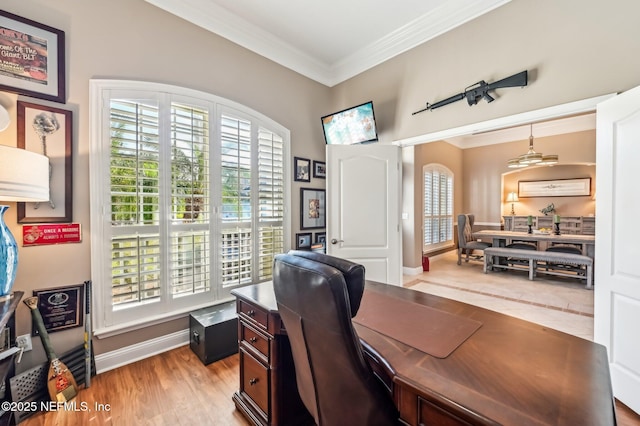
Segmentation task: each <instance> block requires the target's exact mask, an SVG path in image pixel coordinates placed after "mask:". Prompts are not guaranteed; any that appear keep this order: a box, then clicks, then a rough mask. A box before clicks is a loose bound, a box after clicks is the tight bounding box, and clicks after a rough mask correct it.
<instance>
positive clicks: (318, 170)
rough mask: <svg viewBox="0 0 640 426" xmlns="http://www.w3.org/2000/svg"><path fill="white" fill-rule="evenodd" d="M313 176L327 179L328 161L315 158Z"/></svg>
mask: <svg viewBox="0 0 640 426" xmlns="http://www.w3.org/2000/svg"><path fill="white" fill-rule="evenodd" d="M313 177H314V178H320V179H326V178H327V163H325V162H324V161H316V160H313Z"/></svg>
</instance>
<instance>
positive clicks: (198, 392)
mask: <svg viewBox="0 0 640 426" xmlns="http://www.w3.org/2000/svg"><path fill="white" fill-rule="evenodd" d="M455 261H456V259H455V255H453V254H451V253H448V254H446V255H443V256H440V257H438V258H436V259H432V262H431V271H430V272H425V273H423V274H420V275H417V276H411V277H405V286H409V287H413V288H417V287H420V289H421V290H422V291H426V292H432V293H434V294H438V295H441V296H444V297H449V298H452V299H457V300H461V301H464V302H466V303H473V304H478V305H480V306H483V307H486V308H487V309H494V310H498V311H501V312H503V313H506V314H509V315H514V316H520V317H522V318H524V319H527V320H529V321H534V322H538V321H550V323H549V324H548V325H549V327H554V324H557V326H558V328H559V327H560V324H562V325H563V326H564V327H567V328H566V330H563V331H565V332H572V333H575V334H576V335H579V336H581V337H584V338H588V335H589V333H590V331H589V323H588V321H587V322H586V323H585V321H584V320H585V318H586V319H588V320H589V312H590V308H589V298H590V297H591V299H592V292H589V291H587V290H582V288H583V287H584V285H582V284H577V285H576V284H575V283H572V282H571V281H565V282H550V281H539V280H538V281H536V282H529V281H528V280H527V278H526V276H525V274H520V273H510V272H506V273H496V274H483V273H482V267H481V266H479V264H471V263H469V264H464V263H463V264H462V265H460V266H457V265H456V264H455ZM550 285H551V286H553V285H556V286H557V287H555V288H553V290H555V291H552V293H553V296H554V297H553V298H545V297H543V296H541V295H540V293H543V291H542V290H543V289H544V290H548V286H550ZM576 289H577V290H578V292H577V293H576ZM565 291H566V294H565V293H564V292H565ZM569 291H571V293H568V292H569ZM580 293H583V297H584V300H582V301H580V303H576V302H575V299H576V297H577V296H579V295H580ZM563 294H564V295H563ZM558 295H560V297H558ZM567 297H570V298H571V299H573V300H570V301H566V302H565V300H564V299H566V298H567ZM591 303H592V302H591ZM565 305H566V306H565ZM585 313H586V314H585ZM560 315H562V317H561V318H560V317H559V316H560ZM545 316H547V317H551V320H548V319H547V318H545ZM590 320H591V322H592V318H591V319H590ZM569 322H573V323H574V325H573V326H571V325H570V324H568V323H569ZM238 384H239V377H238V356H237V355H233V356H231V357H228V358H225V359H224V360H221V361H218V362H215V363H212V364H210V365H208V366H204V365H203V364H202V363H201V362H200V360H199V359H198V358H197V357H196V356H195V354H194V353H193V352H192V351H191V350H190V349H189V347H188V346H184V347H181V348H178V349H175V350H172V351H169V352H166V353H164V354H160V355H157V356H154V357H151V358H148V359H145V360H142V361H138V362H135V363H132V364H129V365H127V366H124V367H121V368H118V369H116V370H112V371H108V372H106V373H102V374H99V375H98V376H96V377H94V378H93V380H92V382H91V387H90V388H88V389H82V390H81V391H80V393H79V394H78V397H77V401H78V404H80V403H81V402H84V403H86V404H87V406H88V407H89V408H90V410H91V411H86V412H69V411H58V412H49V413H41V414H37V415H34V416H32V417H30V418H29V419H27V420H26V421H24V422H22V423H21V425H25V426H53V425H56V426H76V425H117V426H129V425H132V426H133V425H135V426H138V425H167V426H175V425H190V426H198V425H203V426H204V425H215V426H218V425H223V426H226V425H229V426H245V425H248V424H249V423H248V422H247V421H246V420H245V418H244V417H243V416H242V415H241V414H240V413H239V412H238V411H236V410H235V406H234V404H233V401H232V400H231V395H233V392H235V391H236V390H237V389H238ZM96 404H101V405H103V406H104V405H107V404H108V405H109V407H110V410H109V411H96V410H95V406H96ZM616 410H617V416H618V425H619V426H640V416H639V415H638V414H636V413H634V412H633V411H631V410H630V409H628V408H627V407H625V406H624V405H622V404H620V403H619V402H617V403H616Z"/></svg>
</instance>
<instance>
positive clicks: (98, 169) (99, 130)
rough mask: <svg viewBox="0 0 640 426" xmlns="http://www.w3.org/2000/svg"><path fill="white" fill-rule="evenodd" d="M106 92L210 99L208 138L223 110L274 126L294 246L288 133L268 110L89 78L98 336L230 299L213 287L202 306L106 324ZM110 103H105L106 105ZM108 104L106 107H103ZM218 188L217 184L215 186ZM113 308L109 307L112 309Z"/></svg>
mask: <svg viewBox="0 0 640 426" xmlns="http://www.w3.org/2000/svg"><path fill="white" fill-rule="evenodd" d="M106 91H123V92H125V93H127V95H128V97H131V96H130V95H131V94H132V93H134V92H136V91H139V92H141V93H142V92H144V94H145V97H148V96H147V95H148V94H149V93H156V94H157V95H158V96H163V95H162V94H171V95H173V96H179V97H186V98H191V99H190V101H192V102H193V103H194V104H202V103H203V102H204V103H211V104H212V105H213V107H212V108H211V114H212V115H211V117H212V123H213V122H215V124H213V125H212V133H211V137H210V141H212V142H213V141H217V140H218V138H217V137H216V136H218V132H219V129H218V127H219V126H218V115H219V110H220V109H225V110H233V111H234V112H235V113H238V114H242V115H244V116H247V117H250V118H251V119H252V120H253V121H256V122H257V123H259V124H260V125H263V126H265V127H266V128H270V129H273V130H276V131H277V132H278V134H280V135H281V136H282V138H283V140H284V142H285V143H284V159H285V160H284V162H285V168H284V196H285V200H286V201H287V202H286V203H285V206H284V209H285V210H284V223H283V230H284V247H285V251H287V250H289V249H290V241H291V226H290V224H291V218H290V216H291V214H290V202H291V201H290V200H291V170H290V165H289V163H290V161H288V159H289V158H290V138H291V136H290V131H289V130H288V129H287V128H285V127H284V126H282V125H281V124H279V123H277V122H276V121H274V120H272V119H270V118H269V117H267V116H265V115H264V114H262V113H260V112H257V111H255V110H253V109H251V108H248V107H246V106H244V105H241V104H239V103H237V102H234V101H231V100H229V99H225V98H222V97H219V96H215V95H212V94H209V93H206V92H202V91H198V90H193V89H188V88H184V87H179V86H172V85H167V84H162V83H153V82H141V81H131V80H100V79H94V80H90V82H89V105H90V108H89V124H90V152H91V154H90V155H89V170H90V185H89V187H90V217H91V274H92V277H93V284H94V286H93V294H92V299H93V300H92V306H93V318H94V335H96V336H98V337H108V336H113V335H117V334H120V333H126V332H128V331H132V330H136V329H140V328H144V327H147V326H150V325H155V324H160V323H162V322H167V321H172V320H175V319H177V318H182V317H186V316H188V315H189V312H191V311H193V310H195V309H198V308H201V307H205V306H210V305H212V304H214V303H222V302H224V301H225V300H230V298H229V297H228V295H227V296H224V295H222V294H217V292H218V289H214V292H215V293H216V298H217V299H219V300H215V301H213V300H208V301H204V302H203V303H202V304H199V305H198V306H189V307H183V308H179V309H176V310H174V311H172V312H169V313H167V314H162V315H150V316H147V317H145V318H144V319H141V320H132V321H128V322H126V323H120V324H115V325H108V324H107V303H109V302H107V301H110V300H111V285H110V283H106V284H105V283H103V282H102V277H104V276H107V275H106V271H105V270H110V265H109V262H108V261H106V259H107V258H108V256H106V254H107V253H110V252H111V248H110V240H109V238H106V236H105V234H104V230H105V226H103V225H104V221H109V217H110V212H109V211H107V209H108V206H109V204H108V200H105V195H104V194H105V193H104V188H103V185H104V181H105V179H108V176H109V171H110V169H109V152H105V150H106V145H105V144H104V140H105V138H106V139H109V138H110V134H109V131H108V127H109V126H106V125H105V120H108V117H105V114H104V111H105V109H107V110H108V98H107V97H104V96H103V94H104V93H105V92H106ZM105 104H106V105H105ZM105 107H106V108H105ZM96 176H102V178H100V179H96ZM212 188H213V189H215V186H212ZM212 213H213V214H214V215H215V216H217V215H219V212H217V211H214V212H212ZM216 221H217V219H216ZM216 229H217V227H215V226H214V227H213V228H212V230H214V231H215V230H216ZM109 311H111V309H109Z"/></svg>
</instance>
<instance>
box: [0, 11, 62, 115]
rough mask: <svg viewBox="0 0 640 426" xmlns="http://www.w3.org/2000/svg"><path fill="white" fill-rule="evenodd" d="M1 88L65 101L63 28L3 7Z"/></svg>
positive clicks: (0, 57)
mask: <svg viewBox="0 0 640 426" xmlns="http://www.w3.org/2000/svg"><path fill="white" fill-rule="evenodd" d="M0 50H1V52H2V55H0V90H4V91H7V92H13V93H19V94H21V95H27V96H33V97H35V98H40V99H46V100H48V101H54V102H60V103H65V102H66V87H65V58H64V56H65V55H64V32H63V31H60V30H57V29H55V28H51V27H49V26H47V25H43V24H40V23H38V22H35V21H31V20H29V19H26V18H22V17H20V16H17V15H14V14H11V13H9V12H5V11H3V10H0Z"/></svg>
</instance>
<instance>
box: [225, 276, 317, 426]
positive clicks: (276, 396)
mask: <svg viewBox="0 0 640 426" xmlns="http://www.w3.org/2000/svg"><path fill="white" fill-rule="evenodd" d="M253 287H255V286H253ZM234 294H235V295H236V297H237V298H238V299H237V302H236V307H237V312H238V319H239V321H238V347H239V353H240V389H239V390H238V391H237V392H236V393H235V394H234V395H233V401H234V402H235V404H236V407H237V408H238V409H239V410H240V411H241V412H242V413H243V414H244V415H245V417H247V419H249V420H250V421H251V422H252V423H253V424H255V425H261V426H267V425H307V424H309V425H312V424H313V419H312V418H311V415H310V414H309V413H308V412H307V410H306V408H305V407H304V405H303V404H302V401H301V400H300V397H299V396H298V388H297V386H296V383H295V369H294V365H293V358H292V355H291V346H290V344H289V339H288V338H287V336H286V332H285V330H284V327H283V326H282V322H281V321H280V315H279V314H278V312H277V311H274V310H273V309H272V308H270V306H274V305H275V302H274V301H272V300H271V303H267V304H266V305H262V304H261V303H260V302H258V300H260V299H259V298H256V299H253V300H251V299H247V298H245V297H244V296H243V293H241V292H239V291H238V292H236V291H234ZM253 296H254V297H257V296H256V295H253ZM268 297H269V298H272V296H270V295H269V296H268ZM268 301H269V300H268Z"/></svg>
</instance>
